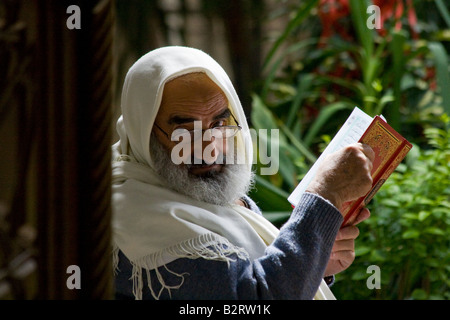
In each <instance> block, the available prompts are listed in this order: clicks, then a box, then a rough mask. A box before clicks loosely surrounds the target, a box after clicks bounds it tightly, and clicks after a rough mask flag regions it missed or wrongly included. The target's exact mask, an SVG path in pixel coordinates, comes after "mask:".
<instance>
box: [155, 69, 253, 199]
mask: <svg viewBox="0 0 450 320" xmlns="http://www.w3.org/2000/svg"><path fill="white" fill-rule="evenodd" d="M230 116H231V114H230V111H229V109H228V101H227V99H226V96H225V94H224V93H223V92H222V91H221V90H220V88H219V87H218V86H217V85H216V84H215V83H214V82H213V81H212V80H210V79H209V78H208V77H207V76H206V75H204V74H200V73H196V74H189V75H186V76H183V77H180V78H176V79H174V80H172V81H170V82H168V83H167V84H166V86H165V88H164V93H163V99H162V103H161V107H160V110H159V112H158V115H157V117H156V119H155V124H154V126H153V130H152V134H151V137H150V154H151V157H152V160H153V166H154V170H155V171H156V173H157V174H158V175H159V176H160V177H161V178H162V180H163V181H164V182H165V183H166V185H167V187H168V188H170V189H173V190H175V191H177V192H179V193H181V194H184V195H186V196H189V197H192V198H194V199H196V200H200V201H203V202H208V203H212V204H217V205H229V204H230V203H234V202H236V201H238V199H240V198H241V197H243V196H244V195H246V194H247V192H248V190H249V188H250V187H251V185H252V182H253V179H252V178H253V176H252V172H251V171H250V170H248V167H247V165H246V164H238V163H236V162H233V161H231V163H230V162H229V161H224V159H223V158H224V157H225V156H226V147H227V140H226V139H218V138H217V139H216V138H215V137H211V139H209V140H208V141H203V139H200V141H195V142H193V143H192V145H189V147H188V148H187V149H188V150H190V152H187V153H189V154H188V155H184V157H191V158H193V157H196V158H197V160H198V158H200V160H203V163H201V164H194V163H195V162H194V161H191V164H183V163H182V164H178V165H177V164H175V163H174V161H173V159H172V158H171V153H172V149H174V147H175V146H176V145H177V143H178V142H177V141H171V135H172V132H173V131H174V130H176V129H187V130H192V129H194V121H195V122H196V123H197V121H201V129H203V130H206V129H209V128H213V127H219V126H224V125H235V123H234V122H233V121H231V120H230ZM197 148H200V149H201V150H200V153H197V152H196V151H197V150H195V149H197ZM206 148H208V150H210V152H208V154H209V155H208V159H205V157H204V156H203V150H206ZM229 148H230V150H231V148H232V144H231V143H229ZM183 150H184V149H183ZM232 153H233V152H229V157H230V158H231V157H233V158H234V155H233V156H231V154H232ZM199 154H200V155H199ZM211 157H213V158H214V157H216V159H217V161H216V163H214V159H212V161H211ZM218 157H222V159H220V158H218ZM219 160H222V161H219ZM232 160H234V159H232Z"/></svg>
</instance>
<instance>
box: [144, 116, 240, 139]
mask: <svg viewBox="0 0 450 320" xmlns="http://www.w3.org/2000/svg"><path fill="white" fill-rule="evenodd" d="M230 115H231V117H232V118H233V120H234V122H236V125H235V126H228V125H227V126H217V127H212V128H208V129H201V130H202V136H203V134H204V133H205V131H207V130H213V129H217V128H237V132H236V133H235V134H234V135H236V134H237V133H238V132H239V131H240V130H242V126H241V125H239V122H238V121H237V120H236V118H235V117H234V115H233V113H232V112H231V111H230ZM153 125H155V126H156V127H157V128H158V129H159V130H161V132H162V133H164V134H165V135H166V137H167V139H169V140H170V141H173V140H172V139H171V138H169V135H168V134H167V132H165V131H164V130H163V129H162V128H161V127H160V126H159V125H158V124H157V123H156V122H154V123H153ZM185 130H187V129H185ZM196 130H199V129H192V130H187V132H189V134H190V135H191V136H192V134H193V133H194V132H195V131H196ZM174 131H175V130H174ZM172 134H173V132H172ZM234 135H233V136H234ZM233 136H232V137H233ZM230 138H231V137H230Z"/></svg>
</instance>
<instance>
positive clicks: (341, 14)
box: [318, 0, 418, 44]
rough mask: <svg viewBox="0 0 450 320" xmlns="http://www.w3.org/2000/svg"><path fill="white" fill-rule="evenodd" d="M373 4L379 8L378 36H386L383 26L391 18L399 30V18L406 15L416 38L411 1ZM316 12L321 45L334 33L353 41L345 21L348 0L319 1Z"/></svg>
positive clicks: (375, 1) (383, 0)
mask: <svg viewBox="0 0 450 320" xmlns="http://www.w3.org/2000/svg"><path fill="white" fill-rule="evenodd" d="M373 4H374V5H377V6H378V7H379V8H380V22H381V29H378V33H379V34H380V35H382V36H386V34H387V30H386V29H385V28H384V24H385V22H386V21H388V20H389V19H392V18H393V19H394V23H395V27H394V28H395V30H401V29H402V21H401V18H402V17H403V15H406V17H407V19H408V23H409V27H410V29H411V34H412V37H413V38H414V39H417V38H418V33H417V16H416V12H415V10H414V7H413V2H412V0H373ZM405 8H406V9H405ZM318 10H319V11H318V14H319V19H320V20H321V23H322V34H321V36H320V42H321V43H322V44H323V43H325V41H326V40H327V39H328V38H330V37H331V36H332V35H333V34H334V33H337V34H339V35H340V36H341V37H342V38H344V39H346V40H352V39H353V36H352V35H351V34H350V28H349V27H347V24H346V20H349V17H350V5H349V1H348V0H320V2H319V7H318Z"/></svg>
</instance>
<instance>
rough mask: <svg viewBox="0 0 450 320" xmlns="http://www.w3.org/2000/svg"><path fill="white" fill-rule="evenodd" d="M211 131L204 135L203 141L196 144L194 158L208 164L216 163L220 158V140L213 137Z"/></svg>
mask: <svg viewBox="0 0 450 320" xmlns="http://www.w3.org/2000/svg"><path fill="white" fill-rule="evenodd" d="M209 131H210V130H208V131H206V132H205V133H204V136H203V139H202V140H198V141H195V142H194V157H195V158H197V159H202V160H203V161H204V162H205V163H207V164H212V163H214V162H216V160H217V158H218V157H219V154H220V150H219V147H220V146H219V144H220V143H221V141H220V139H217V138H216V137H215V136H214V135H211V133H210V132H209Z"/></svg>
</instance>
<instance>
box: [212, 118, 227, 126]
mask: <svg viewBox="0 0 450 320" xmlns="http://www.w3.org/2000/svg"><path fill="white" fill-rule="evenodd" d="M226 124H227V121H226V120H219V121H216V122H215V123H214V125H213V128H214V127H223V126H225V125H226Z"/></svg>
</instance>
